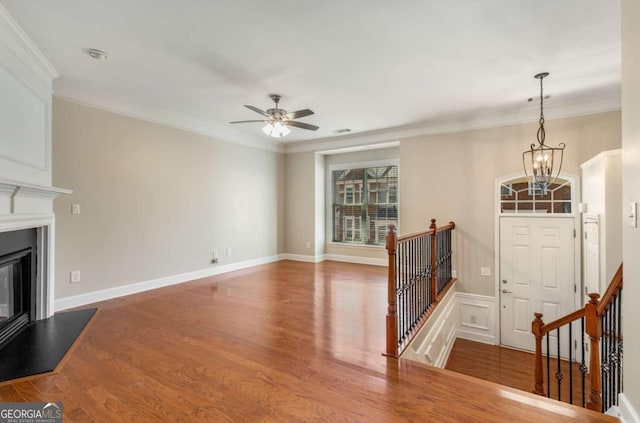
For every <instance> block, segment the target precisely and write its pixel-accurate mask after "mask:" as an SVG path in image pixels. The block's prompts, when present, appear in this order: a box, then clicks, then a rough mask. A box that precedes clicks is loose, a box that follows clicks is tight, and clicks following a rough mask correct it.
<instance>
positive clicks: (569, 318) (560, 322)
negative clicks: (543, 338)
mask: <svg viewBox="0 0 640 423" xmlns="http://www.w3.org/2000/svg"><path fill="white" fill-rule="evenodd" d="M581 317H584V307H583V308H581V309H579V310H576V311H574V312H573V313H569V314H567V315H566V316H563V317H561V318H559V319H556V320H554V321H553V322H551V323H546V324H544V325H542V327H541V328H540V333H541V334H542V335H546V334H547V333H549V332H551V331H552V330H556V329H558V328H559V327H561V326H564V325H566V324H568V323H570V322H573V321H575V320H578V319H579V318H581Z"/></svg>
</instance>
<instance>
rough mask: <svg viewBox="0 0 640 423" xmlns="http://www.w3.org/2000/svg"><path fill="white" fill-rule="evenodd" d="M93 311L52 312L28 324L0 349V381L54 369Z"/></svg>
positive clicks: (93, 309) (94, 310)
mask: <svg viewBox="0 0 640 423" xmlns="http://www.w3.org/2000/svg"><path fill="white" fill-rule="evenodd" d="M95 312H96V309H95V308H92V309H87V310H78V311H68V312H63V313H56V314H54V315H53V316H52V317H50V318H49V319H46V320H39V321H37V322H33V323H31V324H29V326H27V327H26V328H25V329H24V330H23V331H22V332H20V333H19V334H17V335H16V336H15V338H13V339H12V340H10V341H9V342H8V343H7V344H6V345H4V346H3V347H2V348H0V382H4V381H7V380H11V379H18V378H21V377H26V376H33V375H37V374H40V373H46V372H51V371H53V370H55V368H56V367H57V366H58V363H60V361H61V360H62V358H63V357H64V356H65V354H66V353H67V351H69V348H71V345H73V343H74V342H75V340H76V339H77V338H78V336H79V335H80V333H81V332H82V330H83V329H84V327H85V326H86V325H87V323H89V320H91V317H93V315H94V313H95Z"/></svg>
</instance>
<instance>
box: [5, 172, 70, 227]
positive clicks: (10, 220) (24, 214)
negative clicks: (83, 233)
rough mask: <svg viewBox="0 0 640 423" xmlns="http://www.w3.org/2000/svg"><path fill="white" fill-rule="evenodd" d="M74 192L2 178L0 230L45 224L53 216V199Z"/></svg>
mask: <svg viewBox="0 0 640 423" xmlns="http://www.w3.org/2000/svg"><path fill="white" fill-rule="evenodd" d="M72 192H73V191H71V190H68V189H64V188H56V187H48V186H42V185H33V184H26V183H21V182H16V181H7V180H2V179H0V232H4V231H8V230H9V231H10V230H17V229H24V228H34V227H38V226H43V225H42V223H43V221H46V222H48V221H50V220H51V218H53V200H54V199H55V198H56V197H57V196H58V195H60V194H71V193H72Z"/></svg>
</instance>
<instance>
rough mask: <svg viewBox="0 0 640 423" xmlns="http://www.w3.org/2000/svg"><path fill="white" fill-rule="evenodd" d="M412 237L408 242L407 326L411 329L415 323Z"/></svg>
mask: <svg viewBox="0 0 640 423" xmlns="http://www.w3.org/2000/svg"><path fill="white" fill-rule="evenodd" d="M413 241H414V240H413V239H412V240H411V241H410V242H409V257H408V258H409V328H410V329H413V328H414V327H415V325H416V299H415V296H414V292H413V287H414V286H415V281H416V280H415V272H414V268H413V250H414V246H413Z"/></svg>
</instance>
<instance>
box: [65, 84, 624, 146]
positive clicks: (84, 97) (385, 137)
mask: <svg viewBox="0 0 640 423" xmlns="http://www.w3.org/2000/svg"><path fill="white" fill-rule="evenodd" d="M54 93H55V96H56V97H58V98H61V99H64V100H67V101H71V102H73V103H77V104H81V105H85V106H89V107H94V108H97V109H101V110H105V111H108V112H111V113H117V114H121V115H124V116H129V117H132V118H135V119H140V120H144V121H148V122H152V123H156V124H160V125H164V126H169V127H173V128H177V129H181V130H184V131H189V132H193V133H196V134H200V135H205V136H207V137H211V138H215V139H218V140H221V141H226V142H230V143H234V144H240V145H244V146H247V147H251V148H256V149H261V150H267V151H273V152H277V153H303V152H311V151H313V152H324V153H326V152H328V151H332V150H339V149H347V150H348V149H356V150H357V149H365V148H367V147H369V148H371V147H374V148H375V146H376V145H385V144H387V143H390V142H398V141H399V140H401V139H406V138H414V137H419V136H425V135H438V134H450V133H456V132H466V131H471V130H478V129H487V128H495V127H500V126H509V125H518V124H526V123H532V122H537V121H538V106H536V105H535V104H534V105H528V106H527V107H525V108H519V109H515V110H514V109H506V108H502V109H492V110H477V111H474V112H467V113H461V114H457V115H454V116H448V117H443V118H440V119H432V120H429V121H424V122H420V123H417V124H412V125H406V126H400V127H394V128H386V129H381V130H376V131H368V132H362V133H357V134H350V135H344V136H335V137H329V138H321V139H316V140H311V141H292V142H289V143H282V142H280V143H278V142H274V141H272V140H265V139H264V138H262V137H252V136H246V137H242V138H241V137H239V136H238V133H237V132H234V131H231V130H229V129H226V128H222V127H220V126H216V125H211V124H209V123H207V122H204V121H201V120H198V119H193V118H189V117H187V116H184V115H179V114H176V113H173V112H169V111H166V110H160V109H154V108H151V107H147V106H144V105H140V104H135V103H132V102H127V101H123V100H120V99H117V98H115V97H112V96H109V95H106V94H102V93H99V92H97V91H92V90H89V89H87V88H85V87H81V86H79V85H76V84H72V83H69V82H67V81H64V80H57V81H56V82H55V84H54ZM619 110H620V93H619V92H618V93H617V94H615V95H610V96H600V97H591V98H580V99H573V100H571V101H564V102H560V101H556V102H555V103H554V104H552V105H547V106H546V107H545V116H546V118H547V120H549V119H560V118H569V117H577V116H583V115H590V114H596V113H606V112H612V111H619Z"/></svg>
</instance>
